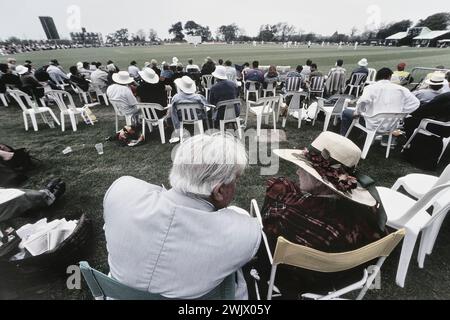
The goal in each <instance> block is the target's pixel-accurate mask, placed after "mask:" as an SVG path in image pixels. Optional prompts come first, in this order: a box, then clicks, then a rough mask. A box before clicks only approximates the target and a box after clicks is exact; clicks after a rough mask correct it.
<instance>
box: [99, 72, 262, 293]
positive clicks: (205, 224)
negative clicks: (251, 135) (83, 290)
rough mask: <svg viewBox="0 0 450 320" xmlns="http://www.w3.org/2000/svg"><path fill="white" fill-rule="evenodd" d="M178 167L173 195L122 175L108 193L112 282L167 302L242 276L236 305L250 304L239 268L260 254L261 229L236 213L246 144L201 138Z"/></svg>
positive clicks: (187, 146) (183, 149)
mask: <svg viewBox="0 0 450 320" xmlns="http://www.w3.org/2000/svg"><path fill="white" fill-rule="evenodd" d="M188 79H190V78H188ZM186 80H187V79H186ZM177 81H182V79H178V80H177ZM191 81H192V80H191ZM192 85H193V83H192ZM230 159H231V161H230ZM173 162H174V164H173V167H172V170H171V173H170V184H171V186H172V189H170V190H166V189H165V188H164V187H160V186H156V185H151V184H149V183H147V182H144V181H141V180H138V179H136V178H132V177H122V178H120V179H119V180H117V181H116V182H114V184H113V185H112V186H111V188H110V189H109V190H108V192H107V193H106V195H105V200H104V218H105V228H104V229H105V236H106V243H107V250H108V255H109V258H108V263H109V268H110V272H111V276H112V277H113V278H114V279H116V280H117V281H119V282H120V283H123V284H124V285H127V286H129V287H132V288H135V289H138V290H143V291H146V292H147V291H148V292H151V293H153V294H158V295H161V296H163V297H165V298H169V299H196V298H200V297H202V296H204V295H206V294H207V293H209V292H211V291H212V290H213V289H214V288H216V287H217V286H218V285H219V284H220V283H222V281H223V280H224V279H225V278H226V277H228V276H229V275H231V274H233V273H236V272H238V276H237V279H236V299H248V295H247V287H246V284H245V281H244V278H243V274H242V272H241V271H240V268H241V267H242V266H244V265H245V264H246V263H247V262H248V261H250V260H251V259H252V258H253V256H254V255H255V253H256V251H257V250H258V247H259V244H260V241H261V227H259V226H258V222H257V221H256V219H254V218H251V217H250V216H249V215H247V214H245V213H242V211H243V210H242V209H239V208H234V207H229V205H230V203H231V202H232V201H233V199H234V196H235V192H236V185H237V183H238V181H239V178H240V176H241V175H242V174H243V172H244V169H245V167H246V164H247V156H246V152H245V148H244V146H243V145H242V144H241V143H240V142H238V141H237V140H236V139H234V138H233V137H231V136H229V135H226V136H222V135H214V136H207V135H197V136H195V137H193V138H191V139H188V140H187V141H186V142H184V143H183V144H181V145H180V146H179V149H178V150H177V151H176V154H175V157H174V161H173ZM123 199H126V201H123ZM124 213H126V214H124ZM124 239H126V241H124ZM149 270H151V272H148V271H149Z"/></svg>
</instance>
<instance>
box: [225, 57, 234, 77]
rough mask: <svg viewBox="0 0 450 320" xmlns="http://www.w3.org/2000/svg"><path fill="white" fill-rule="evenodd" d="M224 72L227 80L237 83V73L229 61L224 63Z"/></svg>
mask: <svg viewBox="0 0 450 320" xmlns="http://www.w3.org/2000/svg"><path fill="white" fill-rule="evenodd" d="M225 70H226V73H227V78H228V80H230V81H233V82H237V71H236V68H235V67H233V63H232V62H231V61H230V60H227V61H225Z"/></svg>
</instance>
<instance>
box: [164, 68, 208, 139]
mask: <svg viewBox="0 0 450 320" xmlns="http://www.w3.org/2000/svg"><path fill="white" fill-rule="evenodd" d="M175 85H176V86H177V88H178V93H177V94H176V95H175V96H173V98H172V109H171V118H172V123H173V126H174V127H175V129H176V130H179V129H180V118H181V114H179V112H178V109H177V106H178V105H179V104H180V103H186V102H187V103H198V104H200V105H202V106H204V107H205V106H206V105H208V101H207V100H206V98H205V97H204V96H202V95H200V94H197V93H196V92H197V86H196V85H195V81H194V80H192V79H191V78H189V77H188V76H184V77H182V78H180V79H177V80H175ZM205 115H206V112H203V113H201V114H199V115H198V116H199V119H205Z"/></svg>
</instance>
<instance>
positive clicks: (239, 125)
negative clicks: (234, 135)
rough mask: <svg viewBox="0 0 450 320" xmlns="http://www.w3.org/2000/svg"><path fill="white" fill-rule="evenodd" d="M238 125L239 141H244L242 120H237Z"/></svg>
mask: <svg viewBox="0 0 450 320" xmlns="http://www.w3.org/2000/svg"><path fill="white" fill-rule="evenodd" d="M236 124H237V131H238V135H239V139H241V140H242V128H241V118H237V119H236Z"/></svg>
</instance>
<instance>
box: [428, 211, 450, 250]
mask: <svg viewBox="0 0 450 320" xmlns="http://www.w3.org/2000/svg"><path fill="white" fill-rule="evenodd" d="M446 217H447V214H444V215H442V217H441V218H439V219H436V221H435V222H434V223H433V225H432V227H431V228H432V229H431V232H430V233H429V236H428V237H427V239H426V240H427V250H426V253H427V254H428V255H430V254H431V253H432V252H433V248H434V245H435V243H436V239H437V236H438V234H439V230H441V226H442V224H443V223H444V220H445V218H446Z"/></svg>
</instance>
